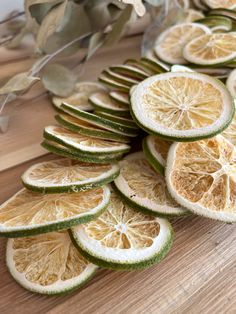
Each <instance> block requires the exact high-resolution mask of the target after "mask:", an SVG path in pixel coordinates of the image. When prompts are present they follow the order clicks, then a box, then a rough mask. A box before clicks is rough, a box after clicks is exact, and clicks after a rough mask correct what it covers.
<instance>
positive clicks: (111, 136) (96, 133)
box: [55, 113, 130, 143]
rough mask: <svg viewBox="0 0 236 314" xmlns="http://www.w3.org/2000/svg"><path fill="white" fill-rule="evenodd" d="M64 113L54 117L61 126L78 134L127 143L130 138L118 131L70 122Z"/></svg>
mask: <svg viewBox="0 0 236 314" xmlns="http://www.w3.org/2000/svg"><path fill="white" fill-rule="evenodd" d="M64 117H65V114H64V113H63V114H62V115H56V116H55V119H56V121H57V122H58V123H60V124H61V125H62V126H64V127H66V128H68V129H69V130H71V131H73V132H78V133H79V134H82V135H87V136H91V137H95V138H101V139H106V140H114V141H118V142H122V143H129V141H130V139H129V137H126V136H124V135H121V134H118V133H113V132H109V131H106V130H102V129H99V128H97V130H95V128H93V129H92V128H86V127H84V126H82V125H80V124H79V123H72V122H71V121H68V120H66V119H65V118H64Z"/></svg>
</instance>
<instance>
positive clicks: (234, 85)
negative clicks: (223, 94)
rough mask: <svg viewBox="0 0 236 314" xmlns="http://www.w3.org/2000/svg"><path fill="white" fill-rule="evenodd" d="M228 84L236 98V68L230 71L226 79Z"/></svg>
mask: <svg viewBox="0 0 236 314" xmlns="http://www.w3.org/2000/svg"><path fill="white" fill-rule="evenodd" d="M226 86H227V88H228V90H229V91H230V93H231V95H232V96H233V97H234V98H236V69H235V70H233V71H232V72H231V73H230V75H229V77H228V79H227V81H226Z"/></svg>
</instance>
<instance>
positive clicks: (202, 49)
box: [183, 33, 236, 65]
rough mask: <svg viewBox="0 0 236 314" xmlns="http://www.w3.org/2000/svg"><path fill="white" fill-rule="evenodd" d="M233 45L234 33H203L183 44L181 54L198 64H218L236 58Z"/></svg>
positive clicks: (234, 40) (235, 42) (235, 44)
mask: <svg viewBox="0 0 236 314" xmlns="http://www.w3.org/2000/svg"><path fill="white" fill-rule="evenodd" d="M235 47H236V34H235V33H217V34H209V35H203V36H200V37H198V38H195V39H193V40H191V41H190V42H189V43H188V44H187V45H186V46H185V48H184V51H183V56H184V58H185V59H186V60H188V61H189V62H192V63H195V64H198V65H218V64H223V63H226V62H230V61H231V60H233V59H235V58H236V50H235Z"/></svg>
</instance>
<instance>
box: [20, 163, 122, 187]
mask: <svg viewBox="0 0 236 314" xmlns="http://www.w3.org/2000/svg"><path fill="white" fill-rule="evenodd" d="M118 174H119V167H118V165H117V164H106V165H94V164H90V163H84V162H78V161H74V160H70V159H58V160H53V161H45V162H42V163H38V164H35V165H33V166H31V167H30V168H29V169H28V170H26V171H25V173H24V174H23V175H22V181H23V184H24V186H25V187H26V188H27V189H30V190H32V191H35V192H37V191H38V192H44V193H62V192H79V191H86V190H90V189H93V188H95V187H99V186H102V185H105V184H107V183H110V182H112V181H113V180H114V179H115V178H116V177H117V176H118Z"/></svg>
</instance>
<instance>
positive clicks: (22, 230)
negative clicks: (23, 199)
mask: <svg viewBox="0 0 236 314" xmlns="http://www.w3.org/2000/svg"><path fill="white" fill-rule="evenodd" d="M103 189H104V190H105V196H106V199H105V200H104V201H103V205H102V206H101V205H99V206H98V207H99V209H98V210H97V211H96V212H95V213H91V212H90V213H87V214H86V215H84V216H81V217H74V218H67V219H64V220H63V221H59V222H50V223H45V224H41V225H39V224H38V225H35V226H32V225H30V226H27V227H25V226H24V227H22V226H21V227H8V228H7V229H8V231H7V230H6V228H5V230H4V228H3V227H2V226H1V228H0V237H7V238H18V237H27V236H33V235H37V234H42V233H47V232H52V231H58V230H65V229H69V228H71V227H74V226H76V225H79V224H85V223H87V222H89V221H91V220H94V219H96V218H97V217H99V216H100V215H101V214H102V213H103V212H104V211H105V210H106V208H107V206H108V204H109V199H110V192H109V189H108V188H107V187H103ZM19 192H21V191H19ZM19 192H18V193H19ZM13 197H14V196H13ZM9 200H11V198H10V199H9ZM9 200H8V201H9ZM8 201H7V202H8ZM5 203H6V202H5ZM5 203H3V204H2V205H1V207H2V206H3V205H4V204H5ZM9 229H11V230H9Z"/></svg>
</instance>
